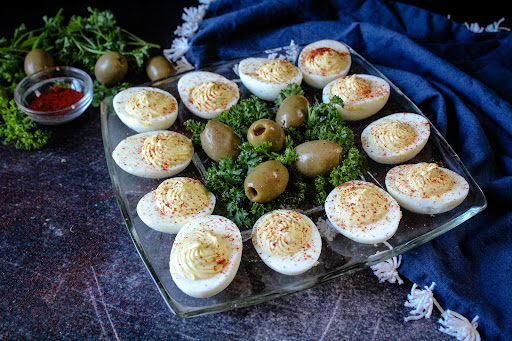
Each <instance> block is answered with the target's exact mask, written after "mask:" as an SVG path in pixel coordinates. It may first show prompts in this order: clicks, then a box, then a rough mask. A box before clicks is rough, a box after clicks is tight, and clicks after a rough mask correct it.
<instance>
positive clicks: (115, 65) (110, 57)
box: [94, 51, 128, 85]
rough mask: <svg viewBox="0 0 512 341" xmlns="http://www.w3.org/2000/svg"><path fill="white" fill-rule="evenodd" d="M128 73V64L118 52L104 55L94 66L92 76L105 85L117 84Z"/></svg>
mask: <svg viewBox="0 0 512 341" xmlns="http://www.w3.org/2000/svg"><path fill="white" fill-rule="evenodd" d="M127 72H128V62H127V61H126V58H125V57H124V56H123V55H122V54H121V53H119V52H115V51H111V52H106V53H104V54H103V55H102V56H101V57H100V58H98V60H97V61H96V65H94V75H95V76H96V79H97V80H98V82H100V83H103V84H105V85H114V84H117V83H119V82H120V81H121V80H122V79H123V78H124V76H126V73H127Z"/></svg>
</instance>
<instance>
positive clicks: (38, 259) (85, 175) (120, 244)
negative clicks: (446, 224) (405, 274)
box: [0, 1, 501, 340]
mask: <svg viewBox="0 0 512 341" xmlns="http://www.w3.org/2000/svg"><path fill="white" fill-rule="evenodd" d="M112 3H113V2H89V3H88V4H89V5H91V6H93V7H98V8H109V7H110V8H112V9H113V10H114V13H115V15H116V17H117V18H118V19H119V22H120V24H121V25H122V26H124V27H126V28H128V29H129V30H131V31H133V32H136V33H138V34H141V35H142V36H143V37H144V38H148V39H149V40H152V39H151V37H154V38H155V39H153V41H156V42H161V43H162V44H163V45H164V46H165V47H168V46H169V45H170V43H169V41H170V38H171V37H170V35H171V34H172V32H173V30H174V28H175V27H176V26H177V25H178V24H180V23H181V20H179V18H180V15H181V12H182V8H183V7H184V6H192V5H194V6H195V5H196V4H197V2H196V1H181V2H173V1H171V2H168V4H167V5H166V6H167V7H166V8H164V9H162V10H155V9H153V10H152V11H153V14H152V21H151V24H147V23H146V24H144V23H143V24H141V25H140V22H142V20H141V21H139V20H140V19H141V18H140V16H141V11H140V10H139V9H140V8H141V7H144V6H145V7H147V8H153V7H152V4H153V3H154V4H155V6H156V4H157V3H156V2H151V1H150V2H133V3H131V4H130V7H131V8H130V9H129V10H125V9H123V8H122V7H117V5H116V6H113V5H112ZM114 3H115V2H114ZM438 3H439V5H436V4H432V3H430V6H431V7H432V9H433V10H434V11H436V12H440V13H442V14H452V16H453V17H454V19H455V20H458V21H460V22H464V21H469V22H474V21H480V22H481V24H485V25H486V24H488V23H490V22H492V21H497V20H499V19H500V18H501V16H499V15H497V13H492V14H489V15H487V16H485V15H486V14H485V13H484V12H485V11H484V10H478V13H477V14H474V12H471V14H466V13H465V12H464V11H467V12H470V9H471V8H472V6H465V7H464V8H458V9H457V11H458V12H457V11H456V10H455V9H453V10H452V9H451V8H445V7H442V6H441V2H438ZM428 5H429V4H425V6H428ZM158 6H160V5H158ZM436 6H437V7H436ZM59 7H66V11H65V14H66V15H71V14H72V13H75V10H76V8H78V4H77V5H76V6H75V8H74V7H73V6H71V5H69V4H68V3H66V2H64V1H53V2H50V4H45V11H42V10H41V8H39V7H37V6H35V7H31V8H25V5H24V4H22V3H15V2H12V3H10V4H9V6H8V7H7V8H4V9H3V10H2V11H1V17H2V25H3V27H2V33H3V35H2V36H6V37H8V36H10V35H11V34H12V30H13V29H14V28H15V27H17V26H18V25H19V24H20V23H22V22H26V23H27V24H29V25H30V24H31V25H32V26H35V27H38V26H39V25H40V24H41V21H37V20H40V19H39V18H40V17H41V16H42V15H49V16H53V15H54V14H55V13H56V9H58V8H59ZM83 7H85V6H84V5H83V4H81V5H80V11H81V12H79V14H82V15H84V14H86V13H85V12H84V10H83ZM441 8H444V9H441ZM488 10H490V9H488ZM148 11H150V10H149V9H148ZM490 12H491V11H490ZM146 13H147V11H146ZM162 18H166V19H165V20H163V19H162ZM479 18H480V19H481V20H479ZM139 25H140V26H139ZM51 130H52V131H53V136H52V138H51V140H50V143H49V144H48V145H47V146H46V147H45V148H44V149H42V150H40V151H31V152H25V151H20V150H16V149H15V148H14V146H13V145H9V146H4V145H0V228H1V231H2V234H1V238H0V267H1V272H0V293H1V296H2V300H1V301H0V302H1V303H0V339H6V340H12V339H33V340H40V339H52V340H53V339H79V340H82V339H89V340H99V339H108V340H110V339H112V340H116V339H120V340H132V339H144V340H156V339H168V340H228V339H229V340H232V339H234V340H236V339H240V340H248V339H249V340H256V339H257V340H453V339H454V338H452V337H450V336H447V335H445V334H443V333H441V332H439V331H438V330H437V329H438V327H439V324H438V323H437V319H438V318H439V313H438V312H437V311H435V313H434V315H433V316H432V317H431V318H430V319H427V320H419V321H415V322H408V323H406V322H404V321H403V318H404V317H405V316H407V315H408V313H409V308H406V307H404V306H403V303H404V302H405V301H406V299H407V294H408V293H409V292H410V288H411V285H412V284H411V283H409V282H407V281H406V282H405V284H403V285H401V286H400V285H398V284H389V283H379V282H378V279H377V278H376V277H375V276H374V275H373V273H372V272H371V270H369V269H367V270H363V271H360V272H358V273H355V274H353V275H349V276H347V277H343V278H339V279H335V280H333V281H331V282H329V283H326V284H323V285H320V286H318V287H316V288H313V289H309V290H306V291H303V292H300V293H297V294H293V295H289V296H287V297H284V298H281V299H277V300H275V301H272V302H267V303H263V304H259V305H256V306H253V307H248V308H241V309H237V310H233V311H230V312H225V313H219V314H214V315H207V316H202V317H196V318H191V319H179V318H176V317H174V316H173V315H172V314H171V312H170V310H169V309H168V307H167V306H166V304H165V302H164V300H163V299H162V297H161V296H160V294H159V292H158V290H157V288H156V286H155V285H154V283H153V281H152V279H151V277H150V275H149V274H148V272H147V271H146V269H145V267H144V265H143V263H142V261H141V260H140V258H139V256H138V254H137V251H136V250H135V247H134V245H133V243H132V241H131V239H130V236H129V233H128V231H127V229H126V227H125V225H124V221H123V218H122V215H121V213H120V211H119V208H118V206H117V203H116V200H115V196H114V193H113V190H112V185H111V183H110V178H109V175H108V170H107V166H106V161H105V156H104V151H103V143H102V139H101V131H100V118H99V109H98V108H90V109H89V110H88V111H87V112H86V114H84V115H83V116H82V117H80V118H79V119H78V120H76V121H74V122H71V123H69V124H66V125H63V126H60V127H57V128H51Z"/></svg>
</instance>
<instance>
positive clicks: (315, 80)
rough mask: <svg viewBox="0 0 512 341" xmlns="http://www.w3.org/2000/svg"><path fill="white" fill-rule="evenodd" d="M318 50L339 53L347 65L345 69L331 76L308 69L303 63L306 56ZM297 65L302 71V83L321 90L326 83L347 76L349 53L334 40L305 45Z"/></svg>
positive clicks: (342, 45)
mask: <svg viewBox="0 0 512 341" xmlns="http://www.w3.org/2000/svg"><path fill="white" fill-rule="evenodd" d="M320 48H330V49H332V50H335V51H337V52H339V53H340V54H341V55H342V56H343V58H344V59H345V62H346V63H347V65H346V67H345V68H344V69H343V70H340V71H339V72H337V73H333V74H322V73H319V72H317V71H316V70H314V69H312V68H310V67H308V65H307V63H306V61H305V59H306V56H307V55H308V54H309V53H310V52H311V51H314V50H316V49H320ZM297 65H298V67H299V69H300V70H301V71H302V75H303V77H304V82H306V83H307V84H309V85H310V86H312V87H314V88H316V89H323V88H324V87H325V86H326V85H327V84H328V83H330V82H332V81H333V80H335V79H337V78H339V77H343V76H346V75H347V73H348V71H349V70H350V66H351V65H352V58H351V56H350V51H349V50H348V48H347V46H346V45H345V44H343V43H341V42H339V41H336V40H330V39H323V40H318V41H315V42H314V43H311V44H308V45H306V46H305V47H304V48H303V49H302V51H301V53H300V55H299V60H298V62H297Z"/></svg>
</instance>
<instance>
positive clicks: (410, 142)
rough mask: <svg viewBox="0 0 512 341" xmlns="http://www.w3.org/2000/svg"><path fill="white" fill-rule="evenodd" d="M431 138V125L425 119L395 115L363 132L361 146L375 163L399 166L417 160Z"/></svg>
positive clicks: (373, 124) (370, 125) (382, 119)
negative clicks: (397, 164) (413, 159)
mask: <svg viewBox="0 0 512 341" xmlns="http://www.w3.org/2000/svg"><path fill="white" fill-rule="evenodd" d="M429 136H430V124H429V122H428V120H427V119H426V118H425V117H423V116H421V115H418V114H413V113H396V114H392V115H389V116H386V117H383V118H380V119H378V120H376V121H374V122H372V123H370V124H369V125H368V126H367V127H366V128H365V129H364V130H363V132H362V133H361V143H362V145H363V149H364V150H365V152H366V153H367V154H368V156H369V157H370V158H371V159H372V160H374V161H376V162H379V163H384V164H396V163H402V162H405V161H408V160H410V159H412V158H413V157H415V156H416V155H417V154H418V153H419V152H420V151H421V150H422V149H423V147H425V144H426V143H427V141H428V138H429Z"/></svg>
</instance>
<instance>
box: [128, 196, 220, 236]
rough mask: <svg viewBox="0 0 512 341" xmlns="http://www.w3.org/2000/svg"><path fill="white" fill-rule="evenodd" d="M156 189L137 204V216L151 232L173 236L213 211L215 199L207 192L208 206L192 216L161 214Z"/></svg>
mask: <svg viewBox="0 0 512 341" xmlns="http://www.w3.org/2000/svg"><path fill="white" fill-rule="evenodd" d="M155 194H156V189H155V190H152V191H151V192H149V193H147V194H146V195H144V196H143V197H142V198H141V199H140V200H139V202H138V204H137V214H138V216H139V218H140V219H141V220H142V222H143V223H144V224H146V225H147V226H149V227H150V228H152V229H153V230H156V231H160V232H164V233H171V234H175V233H178V232H179V231H180V230H181V229H182V228H183V226H184V225H185V224H186V223H188V222H189V221H191V220H193V219H195V218H198V217H202V216H206V215H210V214H212V212H213V210H214V209H215V203H216V198H215V195H214V194H213V193H211V192H208V204H207V205H206V206H205V207H203V208H202V209H200V210H199V211H197V212H196V213H193V214H188V215H185V216H180V215H170V214H168V213H166V212H162V211H161V210H160V208H159V207H158V205H157V203H156V195H155Z"/></svg>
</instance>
